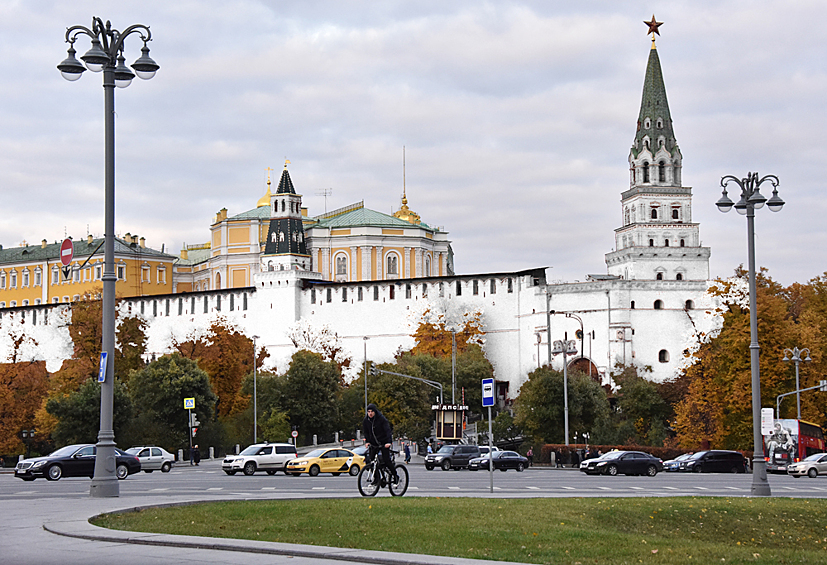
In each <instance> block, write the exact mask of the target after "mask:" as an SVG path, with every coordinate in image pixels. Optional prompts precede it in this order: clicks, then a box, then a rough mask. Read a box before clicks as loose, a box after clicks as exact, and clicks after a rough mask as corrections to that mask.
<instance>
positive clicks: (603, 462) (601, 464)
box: [595, 461, 606, 467]
mask: <svg viewBox="0 0 827 565" xmlns="http://www.w3.org/2000/svg"><path fill="white" fill-rule="evenodd" d="M605 464H606V462H605V461H601V462H600V463H598V464H597V465H595V467H602V466H603V465H605Z"/></svg>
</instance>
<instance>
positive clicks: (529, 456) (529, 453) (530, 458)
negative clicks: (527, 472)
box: [525, 447, 534, 467]
mask: <svg viewBox="0 0 827 565" xmlns="http://www.w3.org/2000/svg"><path fill="white" fill-rule="evenodd" d="M525 456H526V458H527V459H528V466H529V467H531V466H532V465H534V450H533V449H532V448H530V447H529V448H528V451H527V452H526V454H525Z"/></svg>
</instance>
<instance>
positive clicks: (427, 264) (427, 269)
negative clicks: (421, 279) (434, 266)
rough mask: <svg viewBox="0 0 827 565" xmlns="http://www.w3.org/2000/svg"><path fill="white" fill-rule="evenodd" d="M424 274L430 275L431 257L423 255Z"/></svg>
mask: <svg viewBox="0 0 827 565" xmlns="http://www.w3.org/2000/svg"><path fill="white" fill-rule="evenodd" d="M425 276H426V277H430V276H431V258H430V257H425Z"/></svg>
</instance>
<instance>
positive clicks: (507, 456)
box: [468, 451, 528, 472]
mask: <svg viewBox="0 0 827 565" xmlns="http://www.w3.org/2000/svg"><path fill="white" fill-rule="evenodd" d="M488 460H489V459H488V454H487V453H486V454H485V455H484V456H483V457H475V458H474V459H471V461H469V462H468V469H469V470H471V471H478V470H480V469H485V470H488ZM526 467H528V459H526V458H525V457H523V456H522V455H520V454H519V453H517V452H516V451H495V452H494V468H495V469H499V470H500V471H508V470H509V469H516V470H517V471H518V472H522V471H523V469H525V468H526Z"/></svg>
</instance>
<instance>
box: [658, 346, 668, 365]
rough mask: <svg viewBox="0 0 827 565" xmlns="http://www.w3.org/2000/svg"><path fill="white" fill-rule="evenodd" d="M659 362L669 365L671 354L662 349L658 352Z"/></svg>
mask: <svg viewBox="0 0 827 565" xmlns="http://www.w3.org/2000/svg"><path fill="white" fill-rule="evenodd" d="M658 361H660V362H661V363H669V352H668V351H666V350H665V349H661V350H660V351H659V352H658Z"/></svg>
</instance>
